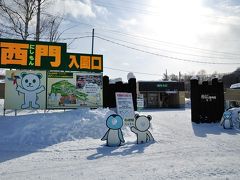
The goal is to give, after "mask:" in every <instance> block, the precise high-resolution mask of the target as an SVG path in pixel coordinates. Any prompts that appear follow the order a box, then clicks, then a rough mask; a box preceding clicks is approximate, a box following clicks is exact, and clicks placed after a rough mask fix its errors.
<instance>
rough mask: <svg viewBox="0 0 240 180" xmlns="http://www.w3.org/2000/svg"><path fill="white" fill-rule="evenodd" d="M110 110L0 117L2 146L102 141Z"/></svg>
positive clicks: (82, 110) (0, 141)
mask: <svg viewBox="0 0 240 180" xmlns="http://www.w3.org/2000/svg"><path fill="white" fill-rule="evenodd" d="M112 113H114V112H113V111H111V110H109V109H96V110H90V109H77V110H70V111H66V112H54V113H38V114H28V115H20V116H19V115H18V116H5V117H3V116H0V129H1V131H0V143H4V142H11V143H14V144H41V145H51V144H56V143H59V142H63V141H72V140H75V139H83V138H88V137H90V138H94V139H95V138H101V136H102V135H103V132H104V131H105V130H106V124H105V122H106V118H107V117H108V116H109V115H110V114H112Z"/></svg>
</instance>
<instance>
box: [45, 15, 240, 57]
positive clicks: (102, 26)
mask: <svg viewBox="0 0 240 180" xmlns="http://www.w3.org/2000/svg"><path fill="white" fill-rule="evenodd" d="M44 14H46V15H49V16H57V15H52V14H49V13H44ZM62 19H63V20H66V21H70V22H72V23H77V24H78V25H79V24H82V25H85V26H89V27H91V28H94V29H95V30H96V29H100V30H103V31H109V32H112V33H117V34H121V35H124V36H130V37H133V38H136V39H144V40H147V41H153V42H157V43H164V44H168V45H173V46H177V47H181V48H187V49H194V50H200V51H204V52H209V53H216V54H226V55H231V56H240V54H238V53H232V52H222V51H214V50H209V49H203V48H198V47H192V46H187V45H183V44H177V43H172V42H167V41H161V40H156V39H152V38H149V37H145V36H142V35H133V34H130V33H125V32H122V31H118V30H115V29H111V28H106V27H104V26H105V25H103V24H100V25H97V26H94V25H92V24H88V23H83V22H79V21H74V20H72V19H69V18H62Z"/></svg>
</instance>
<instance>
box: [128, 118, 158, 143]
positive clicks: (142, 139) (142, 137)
mask: <svg viewBox="0 0 240 180" xmlns="http://www.w3.org/2000/svg"><path fill="white" fill-rule="evenodd" d="M151 119H152V116H150V115H148V116H144V115H141V116H140V115H139V114H136V115H135V126H133V127H131V131H132V132H134V133H135V134H136V135H137V144H142V143H146V142H149V141H154V139H153V136H152V134H151V133H150V131H149V130H148V129H149V128H150V121H151Z"/></svg>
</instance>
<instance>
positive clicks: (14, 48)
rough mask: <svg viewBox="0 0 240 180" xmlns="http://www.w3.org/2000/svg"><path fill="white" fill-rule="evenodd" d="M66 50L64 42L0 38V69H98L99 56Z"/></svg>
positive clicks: (101, 67) (101, 63) (101, 57)
mask: <svg viewBox="0 0 240 180" xmlns="http://www.w3.org/2000/svg"><path fill="white" fill-rule="evenodd" d="M66 49H67V45H66V43H53V42H42V41H41V42H36V41H23V40H11V39H0V68H10V69H34V70H63V71H91V72H102V70H103V56H102V55H95V54H93V55H91V54H76V53H67V52H66Z"/></svg>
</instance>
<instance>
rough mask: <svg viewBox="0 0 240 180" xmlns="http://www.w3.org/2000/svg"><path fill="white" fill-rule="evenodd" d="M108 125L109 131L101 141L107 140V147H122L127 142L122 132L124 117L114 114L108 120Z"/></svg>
mask: <svg viewBox="0 0 240 180" xmlns="http://www.w3.org/2000/svg"><path fill="white" fill-rule="evenodd" d="M106 125H107V127H108V128H109V129H108V131H107V132H106V133H105V135H104V136H103V138H102V139H101V140H102V141H104V140H107V146H120V145H122V143H124V142H125V140H124V138H123V134H122V130H121V127H122V126H123V119H122V117H121V116H119V115H117V114H112V115H110V116H109V117H108V118H107V120H106Z"/></svg>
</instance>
